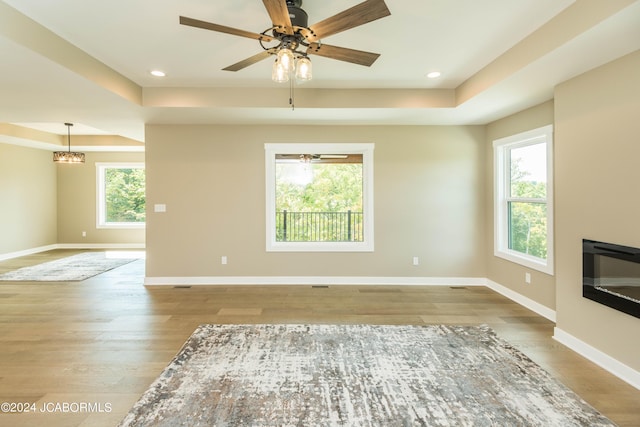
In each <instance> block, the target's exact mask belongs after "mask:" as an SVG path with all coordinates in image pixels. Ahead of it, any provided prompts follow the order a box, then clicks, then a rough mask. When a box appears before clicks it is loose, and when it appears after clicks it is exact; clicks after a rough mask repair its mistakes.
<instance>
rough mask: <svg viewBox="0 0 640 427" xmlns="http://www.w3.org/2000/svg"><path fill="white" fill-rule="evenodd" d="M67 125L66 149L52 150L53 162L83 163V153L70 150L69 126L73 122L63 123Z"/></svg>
mask: <svg viewBox="0 0 640 427" xmlns="http://www.w3.org/2000/svg"><path fill="white" fill-rule="evenodd" d="M64 125H65V126H66V127H67V146H68V150H67V151H54V152H53V161H54V162H55V163H84V153H79V152H76V151H71V126H73V123H65V124H64Z"/></svg>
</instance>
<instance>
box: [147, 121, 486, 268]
mask: <svg viewBox="0 0 640 427" xmlns="http://www.w3.org/2000/svg"><path fill="white" fill-rule="evenodd" d="M484 141H485V135H484V128H483V127H482V126H475V127H474V126H460V127H455V126H452V127H446V126H430V127H412V126H408V127H407V126H368V127H359V126H343V127H340V126H331V127H330V126H319V127H318V126H168V125H166V126H147V128H146V168H147V207H148V218H147V276H148V277H190V276H426V277H437V276H449V277H484V276H485V270H484V255H483V251H484V248H485V236H484V221H483V218H484V215H485V213H484V203H485V195H484V173H485V171H484V167H485V150H484ZM274 142H279V143H283V142H284V143H286V142H305V143H308V142H330V143H331V142H333V143H335V142H373V143H375V153H374V159H375V160H374V176H375V178H374V180H375V184H374V185H375V188H374V204H375V251H374V252H372V253H267V252H266V251H265V183H264V173H265V172H264V162H265V160H264V155H265V154H264V143H274ZM176 150H179V152H180V153H186V155H176ZM158 203H163V204H166V205H167V212H166V213H153V212H150V211H149V210H150V209H152V207H153V205H154V204H158ZM223 255H224V256H227V257H228V260H229V264H228V265H221V263H220V257H221V256H223ZM413 256H418V257H420V260H421V263H420V265H419V266H413V265H412V263H411V261H412V257H413Z"/></svg>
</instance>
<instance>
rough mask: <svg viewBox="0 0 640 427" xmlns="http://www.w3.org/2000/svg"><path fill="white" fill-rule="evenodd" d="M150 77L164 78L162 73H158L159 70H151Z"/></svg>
mask: <svg viewBox="0 0 640 427" xmlns="http://www.w3.org/2000/svg"><path fill="white" fill-rule="evenodd" d="M151 75H153V76H156V77H164V76H166V74H165V73H164V71H160V70H151Z"/></svg>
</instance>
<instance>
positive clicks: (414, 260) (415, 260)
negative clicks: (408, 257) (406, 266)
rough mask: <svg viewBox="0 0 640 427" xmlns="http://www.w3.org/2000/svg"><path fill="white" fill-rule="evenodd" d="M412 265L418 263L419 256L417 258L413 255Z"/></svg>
mask: <svg viewBox="0 0 640 427" xmlns="http://www.w3.org/2000/svg"><path fill="white" fill-rule="evenodd" d="M413 265H420V258H418V257H417V256H414V257H413Z"/></svg>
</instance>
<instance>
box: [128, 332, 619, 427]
mask: <svg viewBox="0 0 640 427" xmlns="http://www.w3.org/2000/svg"><path fill="white" fill-rule="evenodd" d="M120 425H121V426H150V425H153V426H218V427H221V426H416V425H424V426H536V427H537V426H563V427H567V426H590V427H593V426H613V425H614V424H613V423H612V422H611V421H609V420H608V419H607V418H605V417H604V416H602V415H601V414H600V413H598V412H597V411H596V410H595V409H594V408H593V407H591V406H589V405H588V404H587V403H586V402H584V401H583V400H582V399H581V398H580V397H578V396H577V395H576V394H575V393H573V392H572V391H571V390H569V389H568V388H567V387H565V386H564V385H562V384H561V383H559V382H558V381H557V380H555V379H554V378H552V377H551V376H550V375H549V374H548V373H547V372H546V371H544V370H543V369H542V368H541V367H539V366H538V365H536V364H535V363H534V362H532V361H531V360H530V359H529V358H527V357H526V356H525V355H524V354H522V353H521V352H519V351H518V350H516V349H515V348H513V347H512V346H511V345H509V344H508V343H507V342H505V341H503V340H501V339H500V338H498V337H497V336H496V334H495V333H494V332H493V331H492V330H491V329H490V328H488V327H486V326H479V327H470V326H465V327H452V326H372V325H341V326H337V325H333V326H329V325H201V326H199V327H198V328H197V329H196V331H195V332H194V333H193V335H191V337H190V338H189V339H188V341H187V342H186V343H185V345H184V346H183V348H182V349H181V350H180V352H179V353H178V355H177V356H176V357H175V358H174V359H173V361H172V362H171V363H170V364H169V366H168V367H167V368H166V369H165V370H164V372H162V374H161V375H160V377H159V378H158V379H156V381H155V382H154V383H153V384H152V385H151V386H150V388H149V389H148V390H147V391H146V392H145V393H144V394H143V396H142V397H141V398H140V400H139V401H138V402H137V403H136V404H135V405H134V407H133V409H132V410H131V411H130V412H129V414H128V415H127V416H126V417H125V418H124V420H123V421H122V422H121V424H120Z"/></svg>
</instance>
